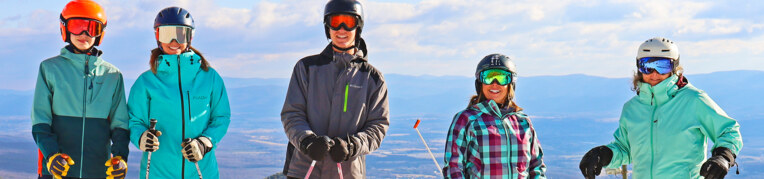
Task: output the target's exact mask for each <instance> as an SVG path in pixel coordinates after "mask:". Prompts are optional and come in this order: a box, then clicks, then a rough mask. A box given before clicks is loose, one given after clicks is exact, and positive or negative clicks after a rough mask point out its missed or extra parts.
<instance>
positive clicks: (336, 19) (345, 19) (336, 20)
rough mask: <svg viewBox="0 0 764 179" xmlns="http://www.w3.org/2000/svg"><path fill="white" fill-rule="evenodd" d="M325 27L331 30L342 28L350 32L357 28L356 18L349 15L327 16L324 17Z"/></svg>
mask: <svg viewBox="0 0 764 179" xmlns="http://www.w3.org/2000/svg"><path fill="white" fill-rule="evenodd" d="M326 25H327V26H329V29H332V30H340V28H343V26H344V29H345V30H347V31H351V30H355V28H356V27H358V18H356V16H354V15H350V14H334V15H329V16H328V17H326Z"/></svg>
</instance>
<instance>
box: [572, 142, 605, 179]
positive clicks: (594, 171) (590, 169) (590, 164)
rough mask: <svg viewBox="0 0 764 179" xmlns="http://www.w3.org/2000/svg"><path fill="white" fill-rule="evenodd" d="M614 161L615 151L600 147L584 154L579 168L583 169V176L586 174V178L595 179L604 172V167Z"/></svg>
mask: <svg viewBox="0 0 764 179" xmlns="http://www.w3.org/2000/svg"><path fill="white" fill-rule="evenodd" d="M612 159H613V151H612V150H610V148H608V147H606V146H604V145H602V146H598V147H595V148H592V150H589V152H586V154H584V158H582V159H581V163H580V164H579V165H578V168H579V169H581V174H584V177H585V178H587V179H590V178H594V176H597V175H599V174H600V172H602V167H604V166H606V165H608V164H610V160H612Z"/></svg>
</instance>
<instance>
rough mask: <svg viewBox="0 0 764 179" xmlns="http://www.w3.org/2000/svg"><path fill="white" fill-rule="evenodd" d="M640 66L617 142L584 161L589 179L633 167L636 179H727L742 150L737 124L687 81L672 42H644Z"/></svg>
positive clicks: (595, 150) (591, 152) (582, 166)
mask: <svg viewBox="0 0 764 179" xmlns="http://www.w3.org/2000/svg"><path fill="white" fill-rule="evenodd" d="M636 65H637V69H638V70H637V73H636V74H635V75H634V80H633V81H634V86H633V88H632V90H634V91H635V92H636V93H637V95H636V96H634V97H633V98H632V99H630V100H629V101H627V102H626V104H624V106H623V111H622V112H621V117H620V120H619V126H618V129H616V131H615V133H614V134H613V136H614V138H615V140H614V141H613V142H611V143H610V144H608V145H603V146H598V147H595V148H593V149H591V150H589V152H587V153H586V154H585V155H584V156H583V158H582V159H581V163H580V165H579V168H580V169H581V173H582V174H583V175H584V177H586V178H594V177H595V175H599V174H600V171H601V170H602V168H603V167H605V168H618V167H620V166H621V165H628V164H632V168H633V174H632V177H633V178H701V177H704V178H724V176H725V175H727V172H728V171H729V169H730V168H731V167H732V166H734V165H735V164H737V163H735V158H736V156H737V154H738V153H739V152H740V150H741V148H742V147H743V140H742V138H741V134H740V125H739V124H738V123H737V121H736V120H735V119H733V118H731V117H729V116H727V114H726V113H725V112H724V110H722V109H721V107H719V105H717V104H716V103H715V102H714V101H713V100H711V97H709V96H708V94H706V93H705V92H703V91H701V90H699V89H697V88H695V87H694V86H693V85H692V84H690V83H689V82H688V80H687V78H685V77H684V76H683V75H682V71H683V70H682V67H681V66H680V65H679V48H678V47H677V45H676V44H675V43H674V42H673V41H671V40H668V39H666V38H661V37H656V38H652V39H649V40H647V41H645V42H644V43H642V45H640V46H639V49H638V51H637V59H636ZM707 139H711V141H712V142H713V143H714V144H713V147H712V150H711V151H712V152H711V157H710V158H707V156H706V153H707V151H706V150H707V148H708V147H707V146H708V143H707V142H706V141H707Z"/></svg>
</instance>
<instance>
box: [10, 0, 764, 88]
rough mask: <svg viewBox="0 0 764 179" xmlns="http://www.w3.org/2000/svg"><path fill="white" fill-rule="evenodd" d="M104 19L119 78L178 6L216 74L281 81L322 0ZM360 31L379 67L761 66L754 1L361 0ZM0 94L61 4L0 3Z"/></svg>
mask: <svg viewBox="0 0 764 179" xmlns="http://www.w3.org/2000/svg"><path fill="white" fill-rule="evenodd" d="M96 1H97V2H98V3H100V4H101V5H102V6H104V8H105V11H106V15H107V18H108V24H107V28H106V32H105V36H104V41H103V43H102V44H101V46H100V47H99V48H100V49H101V50H103V51H104V55H103V56H102V57H103V58H104V59H105V60H106V61H108V62H110V63H112V64H114V65H116V66H117V67H118V68H120V70H121V71H122V72H123V75H124V76H125V78H128V79H134V78H137V76H138V75H140V73H142V72H144V71H146V70H147V69H148V68H149V66H148V60H149V54H150V52H149V51H150V50H151V49H153V48H155V47H156V41H155V39H154V36H153V32H152V30H153V29H152V26H153V20H154V17H155V16H156V13H158V12H159V10H161V9H163V8H165V7H169V6H179V7H183V8H186V9H188V10H189V11H190V12H191V14H192V16H193V17H194V19H195V22H196V33H195V36H194V40H193V42H192V45H193V46H194V47H196V48H197V49H199V50H200V51H201V52H202V53H203V54H204V56H205V57H206V58H207V59H208V60H209V61H210V63H211V64H212V66H213V67H214V68H215V69H216V70H217V71H218V72H219V73H220V74H221V75H222V76H224V77H238V78H288V77H289V75H290V74H291V72H292V68H293V66H294V65H295V63H296V62H297V61H298V60H299V59H300V58H302V57H305V56H309V55H312V54H316V53H319V52H320V51H321V50H322V49H323V48H324V47H325V46H326V45H327V44H328V41H327V40H326V38H325V36H324V32H323V27H322V26H323V24H322V17H321V16H322V13H323V8H324V4H325V3H326V1H324V0H310V1H305V0H261V1H251V0H248V1H243V0H225V1H216V0H194V1H190V0H176V1H155V0H130V1H127V0H122V1H112V0H96ZM362 2H363V3H364V6H365V7H364V8H365V10H366V12H367V14H366V16H365V27H364V29H363V33H362V37H363V38H364V39H365V40H366V42H367V44H368V48H369V60H370V63H371V64H372V65H374V66H375V67H377V68H378V69H380V70H381V71H382V72H383V73H386V74H388V73H389V74H403V75H433V76H444V75H447V76H472V75H473V74H474V70H475V67H476V65H477V62H478V61H479V60H480V59H481V58H482V57H483V56H485V55H488V54H491V53H502V54H506V55H508V56H510V57H511V58H512V59H513V60H514V61H515V63H516V64H517V68H518V74H519V75H520V76H521V77H523V76H526V77H527V76H545V75H567V74H586V75H592V76H601V77H611V78H617V77H627V76H630V75H632V74H633V72H634V70H635V69H636V68H635V62H634V59H635V56H636V51H637V47H638V46H639V44H640V43H642V42H644V41H645V40H647V39H649V38H652V37H656V36H661V37H666V38H669V39H671V40H673V41H675V42H676V43H677V45H678V46H679V51H680V55H681V61H680V63H681V64H682V65H683V66H684V69H685V72H686V73H688V74H700V73H711V72H716V71H730V70H764V57H762V53H764V13H760V12H761V11H762V10H764V2H762V1H746V0H728V1H711V0H708V1H699V0H692V1H690V0H674V1H664V0H610V1H605V0H514V1H504V0H491V1H485V0H388V1H382V0H364V1H362ZM0 4H3V7H2V8H0V57H2V58H4V59H3V60H0V67H2V68H3V70H0V81H1V82H2V83H0V89H14V90H30V89H33V88H34V83H35V80H36V78H37V73H38V72H37V70H38V68H39V63H40V62H41V61H42V60H44V59H47V58H49V57H53V56H56V55H58V54H59V52H60V49H61V48H62V47H63V46H64V45H66V44H65V43H64V42H63V41H62V40H61V35H60V32H59V26H58V24H59V22H58V21H59V20H58V15H59V13H60V11H61V10H62V9H63V7H64V5H65V4H66V1H60V0H56V1H53V0H43V1H29V0H0Z"/></svg>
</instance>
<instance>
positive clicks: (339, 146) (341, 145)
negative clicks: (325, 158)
mask: <svg viewBox="0 0 764 179" xmlns="http://www.w3.org/2000/svg"><path fill="white" fill-rule="evenodd" d="M332 141H334V145H333V146H332V148H331V149H330V150H329V155H330V156H331V157H332V160H334V161H335V162H337V163H340V162H344V161H347V160H348V158H349V157H350V149H349V148H348V142H347V141H346V140H345V139H342V138H339V137H334V140H332Z"/></svg>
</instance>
